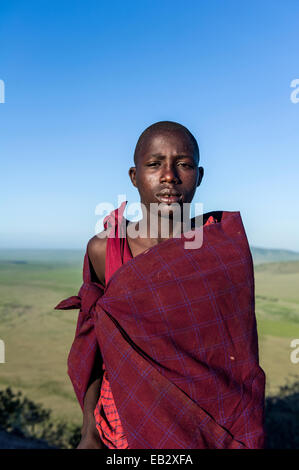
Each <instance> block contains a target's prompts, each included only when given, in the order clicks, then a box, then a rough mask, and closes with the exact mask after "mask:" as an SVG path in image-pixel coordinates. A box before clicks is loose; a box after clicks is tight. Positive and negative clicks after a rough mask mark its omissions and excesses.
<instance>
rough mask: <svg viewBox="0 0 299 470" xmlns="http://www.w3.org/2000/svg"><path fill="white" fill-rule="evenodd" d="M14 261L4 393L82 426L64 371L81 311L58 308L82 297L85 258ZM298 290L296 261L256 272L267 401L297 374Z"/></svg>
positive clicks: (0, 269)
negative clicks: (68, 299) (21, 395)
mask: <svg viewBox="0 0 299 470" xmlns="http://www.w3.org/2000/svg"><path fill="white" fill-rule="evenodd" d="M17 255H18V253H14V259H13V260H11V259H8V258H7V259H6V258H5V257H4V258H3V256H2V259H1V256H0V299H1V300H0V338H1V339H3V340H4V341H5V353H6V363H5V364H0V371H1V374H0V388H5V387H7V386H10V387H12V388H13V389H19V390H22V391H23V392H24V394H26V396H28V397H29V398H30V399H31V400H33V401H35V402H37V403H40V404H42V405H43V406H45V407H46V408H50V409H52V410H53V416H54V417H57V418H63V419H66V420H67V421H68V422H71V423H73V424H79V425H80V424H81V410H80V407H79V405H78V403H77V401H76V398H75V395H74V392H73V388H72V385H71V382H70V380H69V378H68V376H67V370H66V369H67V365H66V364H67V356H68V353H69V350H70V347H71V344H72V341H73V337H74V332H75V327H76V322H77V315H78V310H66V311H62V310H59V311H58V310H54V306H55V305H56V304H57V303H58V302H59V301H60V300H62V299H64V298H66V297H69V296H71V295H76V294H77V292H78V290H79V288H80V286H81V283H82V262H83V256H81V259H79V258H78V257H77V258H75V259H74V261H73V262H72V259H71V258H70V257H69V258H68V259H66V262H65V263H64V262H63V257H62V255H61V256H58V255H57V254H56V256H54V257H53V258H51V256H50V255H49V256H48V258H47V259H46V260H45V259H40V258H38V257H35V258H34V259H33V260H32V261H30V258H28V257H27V258H26V257H25V256H23V257H20V256H19V258H17ZM25 258H26V259H25ZM12 261H13V262H12ZM298 286H299V262H298V261H293V262H285V263H269V264H260V265H258V266H256V267H255V288H256V316H257V325H258V333H259V351H260V362H261V366H262V367H263V369H264V371H265V372H266V377H267V388H266V392H267V394H268V395H273V394H275V393H276V392H277V391H278V389H279V387H280V386H282V385H284V384H285V383H286V380H288V379H293V378H294V377H295V376H297V375H299V364H292V363H291V361H290V353H291V351H292V350H291V348H290V342H291V340H292V339H294V338H299V289H298Z"/></svg>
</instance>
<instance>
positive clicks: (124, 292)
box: [56, 121, 265, 449]
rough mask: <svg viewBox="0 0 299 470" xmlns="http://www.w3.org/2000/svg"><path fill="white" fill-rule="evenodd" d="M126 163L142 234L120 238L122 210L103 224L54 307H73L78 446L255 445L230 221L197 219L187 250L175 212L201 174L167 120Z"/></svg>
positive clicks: (252, 347)
mask: <svg viewBox="0 0 299 470" xmlns="http://www.w3.org/2000/svg"><path fill="white" fill-rule="evenodd" d="M134 163H135V166H134V167H131V168H130V170H129V175H130V178H131V181H132V183H133V185H134V186H135V187H136V188H137V189H138V192H139V195H140V202H141V203H142V205H143V206H142V207H143V219H142V221H143V222H146V223H144V224H143V233H142V236H138V237H135V236H134V237H133V236H130V233H131V234H133V233H134V230H139V229H140V226H141V225H142V221H140V222H137V223H131V222H130V223H129V222H128V221H126V220H125V219H124V217H123V215H122V214H123V210H124V206H125V203H123V204H122V205H121V207H120V208H119V209H118V210H116V211H114V213H111V214H110V216H108V217H106V219H105V221H104V228H105V234H107V233H108V234H109V236H108V237H107V236H106V237H102V234H100V236H98V235H96V236H95V237H93V238H92V239H91V240H90V241H89V243H88V246H87V252H86V255H85V259H84V273H85V274H84V276H83V279H84V283H83V286H82V287H81V289H80V291H79V294H78V296H75V297H71V298H69V299H66V300H65V301H62V302H61V303H60V304H59V305H57V306H56V308H80V314H79V319H78V325H77V330H76V336H75V340H74V343H73V346H72V349H71V352H70V355H69V361H68V364H69V375H70V377H71V380H72V382H73V385H74V388H75V391H76V394H77V397H78V400H79V402H80V404H81V407H82V410H83V427H82V439H81V442H80V444H79V446H78V448H104V447H105V446H107V447H109V448H154V449H160V448H166V449H167V448H181V449H185V448H186V449H188V448H198V449H200V448H261V447H263V445H264V429H263V419H264V387H265V376H264V373H263V371H262V369H261V368H260V366H259V360H258V343H257V331H256V321H255V314H254V280H253V267H252V259H251V254H250V250H249V247H248V242H247V238H246V234H245V232H244V228H243V225H242V221H241V217H240V214H239V213H238V212H221V211H219V212H214V213H210V214H205V215H204V217H203V228H201V230H202V231H203V244H202V246H199V247H195V249H187V248H186V243H185V242H186V237H187V234H186V233H185V226H186V222H185V219H184V218H183V209H184V204H186V203H187V204H189V203H191V201H192V199H193V197H194V194H195V191H196V188H197V187H198V186H199V185H200V183H201V180H202V177H203V168H202V167H200V166H198V163H199V150H198V145H197V142H196V140H195V138H194V137H193V135H192V134H191V133H190V132H189V131H188V129H186V128H185V127H184V126H182V125H180V124H178V123H174V122H168V121H163V122H158V123H156V124H153V125H152V126H150V127H149V128H147V129H146V130H145V131H144V132H143V133H142V134H141V136H140V138H139V140H138V142H137V145H136V149H135V154H134ZM158 204H159V208H160V211H159V212H158V213H157V214H158V217H157V218H156V222H157V224H156V226H155V228H156V234H155V235H154V236H152V232H151V230H150V229H151V223H152V218H151V216H152V213H153V209H152V208H153V207H154V206H155V205H158ZM172 206H173V207H174V208H175V212H174V213H175V214H176V215H177V214H178V212H179V217H175V216H174V213H171V211H169V209H170V208H171V207H172ZM165 218H167V220H169V221H170V224H169V226H170V232H169V235H168V236H166V237H165V234H164V233H163V232H162V231H161V230H162V229H161V227H162V222H163V220H164V219H165ZM195 222H196V221H195V220H194V219H193V220H192V224H191V227H192V229H191V230H189V232H188V234H189V235H190V233H191V231H192V232H193V233H194V235H195V234H197V233H198V232H197V231H198V230H200V229H199V228H198V227H195V228H194V225H197V224H196V223H195ZM144 227H145V230H144Z"/></svg>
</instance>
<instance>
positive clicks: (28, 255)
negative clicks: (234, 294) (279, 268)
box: [0, 246, 299, 266]
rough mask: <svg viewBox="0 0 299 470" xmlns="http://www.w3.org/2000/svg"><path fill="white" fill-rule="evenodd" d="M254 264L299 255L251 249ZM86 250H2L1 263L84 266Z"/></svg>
mask: <svg viewBox="0 0 299 470" xmlns="http://www.w3.org/2000/svg"><path fill="white" fill-rule="evenodd" d="M250 249H251V253H252V257H253V261H254V264H256V265H257V264H263V263H280V262H284V261H298V260H299V253H298V252H296V251H291V250H280V249H274V248H273V249H271V248H258V247H253V246H252V247H250ZM84 254H85V251H84V250H65V249H53V250H33V249H28V250H26V249H19V250H18V249H3V248H1V249H0V262H1V261H2V262H8V263H11V264H16V265H17V264H27V263H33V264H35V263H38V264H40V263H50V264H52V263H53V264H63V265H68V266H74V265H78V266H82V264H83V257H84Z"/></svg>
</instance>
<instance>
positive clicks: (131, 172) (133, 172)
mask: <svg viewBox="0 0 299 470" xmlns="http://www.w3.org/2000/svg"><path fill="white" fill-rule="evenodd" d="M129 176H130V179H131V181H132V183H133V186H135V188H136V187H137V186H136V167H135V166H131V168H130V169H129Z"/></svg>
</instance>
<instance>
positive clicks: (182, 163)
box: [179, 162, 193, 168]
mask: <svg viewBox="0 0 299 470" xmlns="http://www.w3.org/2000/svg"><path fill="white" fill-rule="evenodd" d="M179 165H182V166H184V167H186V166H188V167H189V168H193V166H192V165H189V163H184V162H180V163H179Z"/></svg>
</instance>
